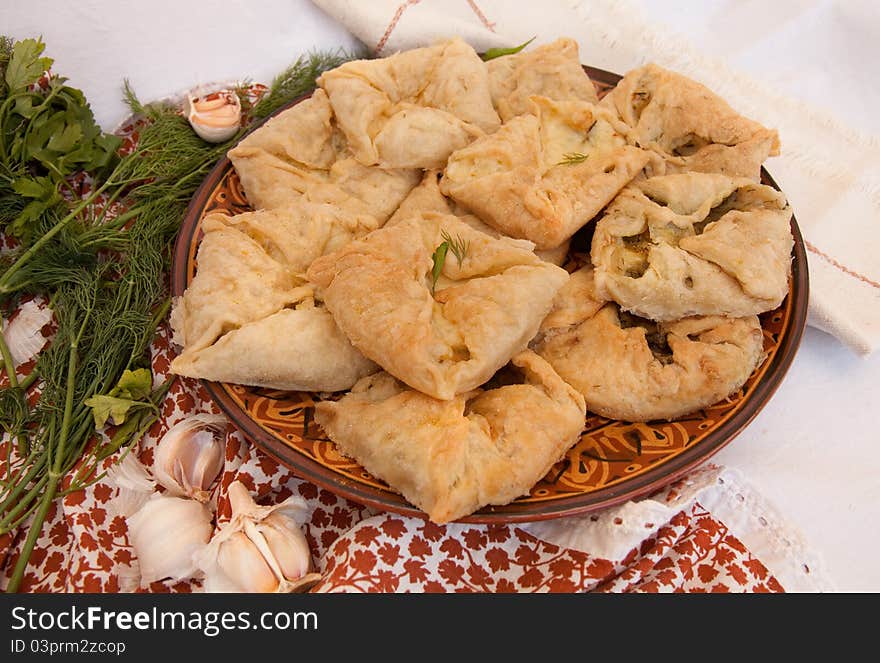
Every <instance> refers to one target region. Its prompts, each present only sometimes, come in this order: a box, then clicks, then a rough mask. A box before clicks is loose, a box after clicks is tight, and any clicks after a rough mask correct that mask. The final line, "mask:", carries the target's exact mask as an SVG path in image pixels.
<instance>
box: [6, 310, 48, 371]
mask: <svg viewBox="0 0 880 663" xmlns="http://www.w3.org/2000/svg"><path fill="white" fill-rule="evenodd" d="M51 320H52V309H50V308H49V307H48V306H40V305H39V304H37V302H35V301H34V300H29V301H27V302H25V303H24V304H22V305H21V306H20V307H19V309H18V315H16V316H15V319H14V320H13V321H12V322H10V323H8V324H6V321H5V320H4V321H3V340H4V342H5V343H6V347H8V348H9V354H10V355H11V356H12V363H13V365H14V366H18V365H20V364H23V363H25V362H26V361H28V360H30V359H31V358H32V357H33V356H34V355H36V354H37V353H38V352H39V351H40V350H42V349H43V346H44V345H46V342H47V341H48V340H49V339H48V338H46V337H45V336H43V334H42V331H41V330H42V329H43V327H44V326H45V325H47V324H48V323H49V322H51Z"/></svg>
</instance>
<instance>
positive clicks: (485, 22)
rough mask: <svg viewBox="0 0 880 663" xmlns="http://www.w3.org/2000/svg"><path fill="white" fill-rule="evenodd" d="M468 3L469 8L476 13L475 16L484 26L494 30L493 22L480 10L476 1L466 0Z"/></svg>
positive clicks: (491, 30)
mask: <svg viewBox="0 0 880 663" xmlns="http://www.w3.org/2000/svg"><path fill="white" fill-rule="evenodd" d="M467 3H468V5H470V7H471V9H473V10H474V14H476V15H477V18H478V19H480V21H481V22H482V23H483V25H485V26H486V29H487V30H489V31H490V32H495V24H494V23H492V22H490V21H489V19H487V18H486V15H485V14H484V13H483V12H482V10H480V8H479V7H478V6H477V3H476V2H474V0H467Z"/></svg>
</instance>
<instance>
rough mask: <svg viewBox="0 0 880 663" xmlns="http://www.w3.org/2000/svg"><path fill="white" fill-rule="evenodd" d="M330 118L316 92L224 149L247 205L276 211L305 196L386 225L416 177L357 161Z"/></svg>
mask: <svg viewBox="0 0 880 663" xmlns="http://www.w3.org/2000/svg"><path fill="white" fill-rule="evenodd" d="M332 117H333V116H332V110H331V108H330V102H329V100H328V99H327V94H326V93H325V92H324V91H323V90H315V92H314V94H313V95H312V96H311V97H310V98H308V99H306V100H304V101H302V102H300V103H298V104H296V105H295V106H293V107H291V108H289V109H287V110H285V111H283V112H281V113H279V114H278V115H276V116H275V117H273V118H271V119H269V120H268V121H267V122H266V123H265V124H263V125H262V126H260V127H259V128H257V129H256V130H254V131H253V132H251V133H250V134H248V135H247V136H246V137H245V138H244V139H243V140H242V141H241V142H239V144H238V145H236V146H235V147H234V148H233V149H231V150H230V151H229V153H228V156H229V160H230V161H231V162H232V165H233V167H234V168H235V172H236V173H237V174H238V177H239V180H240V181H241V186H242V188H243V189H244V192H245V195H246V197H247V200H248V202H249V203H250V205H251V207H253V208H254V209H257V210H260V209H276V208H279V207H285V206H287V205H289V204H291V203H292V202H295V201H297V200H299V199H302V198H305V199H306V200H310V201H314V202H318V203H332V204H334V205H336V206H338V207H340V208H341V209H343V210H345V211H347V212H349V213H352V214H359V215H371V216H373V217H375V219H376V221H377V224H382V223H384V222H385V220H386V219H387V218H388V217H389V216H390V215H391V214H392V213H393V212H394V210H395V209H396V208H397V206H398V205H399V204H400V202H401V201H402V200H403V199H404V198H405V197H406V195H407V194H408V193H409V191H410V189H412V188H413V187H414V186H415V185H416V184H417V183H418V181H419V177H420V174H419V173H418V172H417V171H414V170H399V169H398V170H386V169H382V168H375V167H367V166H364V165H363V164H361V163H358V162H357V161H356V160H355V159H353V158H352V157H351V154H350V152H349V150H348V148H347V146H346V143H345V137H344V136H343V135H342V134H341V133H340V132H339V131H338V130H337V129H335V127H334V125H333V122H332Z"/></svg>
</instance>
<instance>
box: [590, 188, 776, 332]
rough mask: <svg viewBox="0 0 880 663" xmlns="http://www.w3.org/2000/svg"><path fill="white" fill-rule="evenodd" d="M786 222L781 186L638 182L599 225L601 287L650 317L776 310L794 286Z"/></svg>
mask: <svg viewBox="0 0 880 663" xmlns="http://www.w3.org/2000/svg"><path fill="white" fill-rule="evenodd" d="M790 221H791V208H789V207H788V205H787V203H786V200H785V196H784V195H783V194H782V193H780V192H779V191H777V190H775V189H773V188H771V187H768V186H763V185H760V184H755V183H754V182H752V181H751V180H749V179H746V178H736V179H734V178H730V177H726V176H724V175H717V174H707V173H688V174H677V175H665V176H660V177H653V178H651V179H648V180H644V181H640V182H635V183H633V184H632V185H630V186H629V187H627V188H626V189H625V190H624V191H622V192H621V193H620V195H619V196H618V197H617V198H616V199H615V200H614V202H613V203H612V204H611V205H610V206H609V207H608V209H607V211H606V213H605V214H604V216H603V217H602V218H601V219H600V220H599V221H598V222H597V224H596V230H595V233H594V235H593V243H592V249H591V256H592V261H593V264H594V265H595V267H596V288H597V291H598V293H599V295H600V296H601V297H604V298H607V299H612V300H614V301H615V302H617V303H618V304H620V306H621V307H622V308H623V309H624V310H626V311H630V312H632V313H635V314H636V315H640V316H643V317H646V318H650V319H652V320H677V319H679V318H684V317H687V316H691V315H727V316H733V317H740V316H745V315H751V314H757V313H761V312H763V311H769V310H772V309H774V308H776V307H777V306H779V304H780V303H781V302H782V300H783V299H784V298H785V296H786V294H788V280H789V275H790V272H791V250H792V246H793V238H792V235H791V226H790Z"/></svg>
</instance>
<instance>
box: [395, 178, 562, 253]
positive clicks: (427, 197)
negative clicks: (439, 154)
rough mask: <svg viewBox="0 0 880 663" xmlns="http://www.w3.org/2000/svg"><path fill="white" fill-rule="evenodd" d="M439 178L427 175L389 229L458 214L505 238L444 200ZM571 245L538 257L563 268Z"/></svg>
mask: <svg viewBox="0 0 880 663" xmlns="http://www.w3.org/2000/svg"><path fill="white" fill-rule="evenodd" d="M439 177H440V172H439V171H436V170H429V171H428V172H426V173H425V177H424V178H423V179H422V182H421V184H419V185H418V186H417V187H416V188H415V189H413V190H412V191H410V193H409V195H408V196H407V197H406V198H405V199H404V201H403V202H402V203H400V207H398V208H397V211H396V212H395V213H394V214H393V215H392V216H391V218H390V219H388V221H387V222H386V224H385V225H386V226H393V225H394V224H396V223H397V222H398V221H402V220H403V219H405V218H408V217H411V216H419V215H421V214H423V213H425V212H436V213H438V214H455V215H456V216H457V217H458V218H459V219H461V220H462V221H464V222H465V223H466V224H468V225H469V226H470V227H471V228H473V229H475V230H479V231H480V232H483V233H486V234H487V235H489V236H490V237H495V238H498V237H502V236H503V235H502V233H500V232H499V231H497V230H496V229H495V228H493V227H492V226H490V225H489V224H487V223H484V222H483V221H481V220H480V219H479V218H478V217H476V216H474V215H473V214H471V213H470V212H469V211H468V210H467V209H466V208H464V207H462V206H461V205H459V204H458V203H456V202H455V201H454V200H451V199H449V198H447V197H446V196H444V195H443V192H442V191H440V186H439ZM569 245H570V242H569V241H565V242H563V243H562V244H560V245H559V246H557V247H556V248H553V249H547V250H544V251H542V250H540V249H536V250H535V255H536V256H538V257H539V258H540V259H541V260H546V261H547V262H550V263H553V264H554V265H560V266H561V265H562V264H563V263H564V262H565V260H566V258H567V257H568V249H569Z"/></svg>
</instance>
